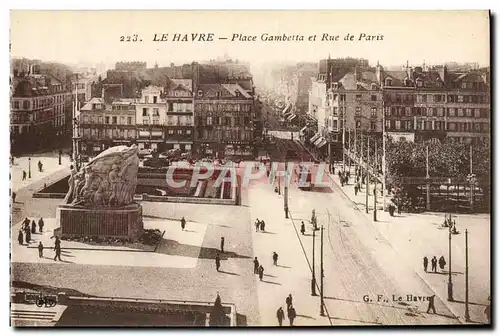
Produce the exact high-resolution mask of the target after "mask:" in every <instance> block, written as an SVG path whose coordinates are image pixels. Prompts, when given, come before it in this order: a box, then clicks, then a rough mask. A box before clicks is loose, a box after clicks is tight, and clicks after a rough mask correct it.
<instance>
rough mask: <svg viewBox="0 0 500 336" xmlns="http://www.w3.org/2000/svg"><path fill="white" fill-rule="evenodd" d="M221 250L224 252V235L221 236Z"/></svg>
mask: <svg viewBox="0 0 500 336" xmlns="http://www.w3.org/2000/svg"><path fill="white" fill-rule="evenodd" d="M220 251H221V252H222V253H224V237H220Z"/></svg>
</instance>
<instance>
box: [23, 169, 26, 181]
mask: <svg viewBox="0 0 500 336" xmlns="http://www.w3.org/2000/svg"><path fill="white" fill-rule="evenodd" d="M25 180H26V170H23V181H25Z"/></svg>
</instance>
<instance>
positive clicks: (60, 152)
mask: <svg viewBox="0 0 500 336" xmlns="http://www.w3.org/2000/svg"><path fill="white" fill-rule="evenodd" d="M61 155H62V151H61V150H60V149H59V165H61Z"/></svg>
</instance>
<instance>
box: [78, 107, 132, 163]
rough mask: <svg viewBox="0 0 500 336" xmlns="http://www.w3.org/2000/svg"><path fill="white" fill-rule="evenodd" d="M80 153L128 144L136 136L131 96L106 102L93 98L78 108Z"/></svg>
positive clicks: (88, 154) (87, 153)
mask: <svg viewBox="0 0 500 336" xmlns="http://www.w3.org/2000/svg"><path fill="white" fill-rule="evenodd" d="M79 119H80V123H79V135H80V138H81V143H80V149H79V152H80V154H82V155H87V156H94V155H97V154H99V153H100V152H101V151H103V150H105V149H107V148H109V147H113V146H118V145H130V144H131V143H132V142H133V141H135V139H136V134H137V133H136V109H135V104H134V101H133V100H132V99H119V100H115V101H113V102H111V103H106V102H105V100H104V99H103V98H92V99H91V100H90V101H88V102H87V103H86V104H85V105H84V106H83V107H82V108H81V109H80V118H79Z"/></svg>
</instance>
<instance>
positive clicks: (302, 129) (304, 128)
mask: <svg viewBox="0 0 500 336" xmlns="http://www.w3.org/2000/svg"><path fill="white" fill-rule="evenodd" d="M306 130H307V126H304V127H302V128H301V129H300V131H299V133H300V134H302V135H304V133H305V132H306Z"/></svg>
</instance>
